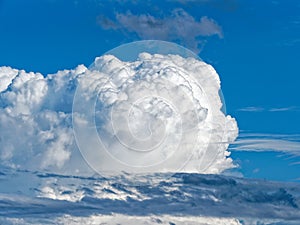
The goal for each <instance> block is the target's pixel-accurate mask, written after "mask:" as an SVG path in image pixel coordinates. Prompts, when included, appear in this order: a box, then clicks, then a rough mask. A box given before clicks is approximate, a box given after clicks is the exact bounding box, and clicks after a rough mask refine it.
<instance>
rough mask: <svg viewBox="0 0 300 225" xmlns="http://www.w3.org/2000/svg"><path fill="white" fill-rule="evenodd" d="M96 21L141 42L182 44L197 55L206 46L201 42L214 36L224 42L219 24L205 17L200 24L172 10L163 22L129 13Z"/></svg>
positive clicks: (105, 27)
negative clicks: (149, 40) (155, 41)
mask: <svg viewBox="0 0 300 225" xmlns="http://www.w3.org/2000/svg"><path fill="white" fill-rule="evenodd" d="M97 21H98V24H99V25H100V26H101V27H102V28H103V29H113V30H120V31H123V32H125V33H135V34H136V35H137V36H138V37H139V38H141V39H159V40H165V41H180V42H181V44H184V45H185V46H186V47H188V48H191V49H192V50H194V51H197V52H199V46H201V44H203V40H202V41H201V40H199V38H201V37H208V36H213V35H217V36H218V37H219V38H223V32H222V28H221V27H220V26H219V25H218V24H217V22H216V21H214V20H213V19H211V18H208V17H206V16H203V17H201V19H200V20H199V21H197V20H195V18H194V17H193V16H191V15H189V14H188V13H187V12H186V11H184V10H183V9H176V10H173V11H172V13H171V15H170V16H165V17H164V18H156V17H154V16H152V15H150V14H141V15H135V14H132V13H131V12H127V13H125V14H123V13H116V15H115V19H114V20H111V19H109V18H107V17H105V16H99V17H98V19H97Z"/></svg>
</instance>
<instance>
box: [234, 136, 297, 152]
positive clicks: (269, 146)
mask: <svg viewBox="0 0 300 225" xmlns="http://www.w3.org/2000/svg"><path fill="white" fill-rule="evenodd" d="M230 150H231V151H252V152H266V151H276V152H283V153H287V154H291V155H295V156H300V134H285V135H284V134H254V133H242V134H240V136H239V138H238V139H237V140H236V141H235V142H234V143H233V144H232V145H231V147H230Z"/></svg>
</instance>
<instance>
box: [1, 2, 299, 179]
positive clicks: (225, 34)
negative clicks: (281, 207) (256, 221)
mask: <svg viewBox="0 0 300 225" xmlns="http://www.w3.org/2000/svg"><path fill="white" fill-rule="evenodd" d="M179 9H180V11H179V14H180V13H181V14H180V15H179V16H178V18H181V16H182V13H183V12H184V13H186V14H184V15H188V16H189V17H188V16H183V18H193V19H194V20H195V21H200V20H201V18H203V17H205V18H206V19H205V21H204V22H205V24H206V25H207V24H209V25H210V27H211V29H212V30H207V29H208V28H206V27H204V28H203V30H202V31H203V32H202V33H201V32H200V33H196V34H194V33H184V32H183V33H172V30H169V31H167V32H166V34H165V33H158V32H156V33H155V32H151V30H149V32H146V31H142V30H140V28H139V27H138V26H136V27H134V26H135V25H133V24H132V23H130V21H129V22H128V21H127V20H125V19H124V17H132V18H133V20H134V19H141V15H147V16H148V17H146V18H148V19H149V16H151V18H154V19H155V21H159V22H160V23H162V24H164V27H168V25H170V24H171V25H172V19H174V17H176V16H174V14H176V12H178V11H176V10H179ZM174 10H175V11H174ZM299 11H300V2H299V1H297V0H289V1H284V0H281V1H250V0H247V1H238V0H227V1H226V0H208V1H204V0H202V1H201V0H200V1H193V0H188V1H180V0H178V1H176V0H167V1H126V0H123V1H122V0H119V1H97V0H85V1H84V0H81V1H79V0H78V1H71V0H66V1H56V0H42V1H38V0H35V1H34V0H29V1H17V0H2V1H1V0H0V30H1V35H0V52H1V53H0V65H7V66H11V67H13V68H18V69H25V70H26V71H34V72H41V73H43V74H48V73H55V72H56V71H57V70H62V69H72V68H74V67H76V66H77V65H78V64H85V65H86V66H88V65H90V63H91V62H93V60H94V58H95V57H96V56H100V55H102V54H103V53H105V52H106V51H108V50H110V49H112V48H114V47H117V46H118V45H120V44H123V43H127V42H131V41H134V40H141V39H147V38H149V39H164V40H167V41H175V42H178V43H179V44H181V45H183V46H185V47H188V48H193V49H192V50H194V51H196V52H197V53H199V56H200V57H201V58H202V59H203V60H204V61H206V62H208V63H210V64H212V65H213V66H214V68H215V69H216V70H217V72H218V73H219V75H220V78H221V81H222V91H223V94H224V96H225V100H226V106H227V112H228V113H229V114H230V115H233V116H234V117H235V118H236V119H237V121H238V124H239V128H240V130H241V133H245V134H267V135H265V136H263V137H261V136H259V137H260V139H262V140H270V139H271V140H273V141H274V140H277V142H276V145H275V147H274V145H272V148H270V147H268V145H266V143H260V146H258V145H257V143H255V140H253V137H252V136H251V135H248V136H247V135H245V136H242V137H241V138H240V139H243V140H245V139H246V140H248V141H252V143H255V144H256V145H255V147H254V148H255V151H249V149H248V151H241V149H242V147H240V148H239V150H238V151H237V150H235V151H233V153H232V157H233V158H234V159H235V160H236V162H238V163H239V164H240V167H239V168H238V169H237V171H238V172H241V173H243V175H244V176H246V177H259V178H268V179H277V180H285V181H295V179H297V178H298V177H300V174H299V172H298V171H300V164H297V162H299V161H300V157H299V156H300V153H298V152H297V151H296V150H295V148H296V147H292V150H293V151H290V150H291V145H293V146H294V145H298V146H299V148H300V138H299V137H298V136H296V137H295V136H291V135H294V134H300V126H299V124H300V99H299V84H300V68H299V59H300V13H299ZM118 15H119V17H118ZM120 16H123V17H120ZM118 18H119V19H118ZM120 18H121V19H120ZM122 18H123V20H122ZM131 22H132V21H131ZM135 22H137V21H135ZM183 23H184V21H183ZM171 25H170V26H171ZM150 28H151V27H149V29H150ZM190 32H191V31H190ZM192 35H194V36H192ZM195 43H196V44H198V46H197V47H195ZM275 134H276V135H278V134H281V135H284V137H280V138H278V136H276V135H275ZM278 140H284V141H286V142H278ZM241 145H242V146H243V144H241ZM276 148H278V149H279V150H277V149H276ZM257 149H259V150H257ZM270 150H272V152H266V151H270ZM299 150H300V149H299ZM290 156H293V157H290ZM279 168H281V169H280V170H279V171H278V172H274V171H277V170H278V169H279ZM280 172H282V174H280ZM286 174H288V175H286Z"/></svg>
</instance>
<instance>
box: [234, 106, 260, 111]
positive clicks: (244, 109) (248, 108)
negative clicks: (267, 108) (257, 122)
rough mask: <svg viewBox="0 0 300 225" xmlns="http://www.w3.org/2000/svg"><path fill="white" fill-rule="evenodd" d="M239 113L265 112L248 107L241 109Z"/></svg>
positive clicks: (258, 108)
mask: <svg viewBox="0 0 300 225" xmlns="http://www.w3.org/2000/svg"><path fill="white" fill-rule="evenodd" d="M238 111H242V112H262V111H264V108H262V107H255V106H248V107H245V108H240V109H238Z"/></svg>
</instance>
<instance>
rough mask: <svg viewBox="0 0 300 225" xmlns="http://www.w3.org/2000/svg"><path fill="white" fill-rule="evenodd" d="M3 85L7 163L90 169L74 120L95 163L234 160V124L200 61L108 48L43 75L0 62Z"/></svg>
mask: <svg viewBox="0 0 300 225" xmlns="http://www.w3.org/2000/svg"><path fill="white" fill-rule="evenodd" d="M191 77H193V78H191ZM0 84H1V85H0V132H1V133H0V158H1V164H2V165H4V166H10V167H15V168H22V169H33V170H38V169H47V170H49V169H50V170H51V169H52V170H59V171H66V170H67V169H71V170H74V171H79V172H80V169H86V168H87V167H86V165H85V163H84V161H83V160H82V159H81V157H80V154H79V151H78V148H77V146H76V141H75V136H74V132H73V128H75V131H76V132H75V134H76V138H77V144H78V146H79V149H80V150H81V151H82V153H83V156H84V158H85V159H86V160H87V162H88V163H89V164H90V165H91V166H92V167H94V169H95V165H98V166H96V167H97V168H96V170H97V171H99V169H101V168H104V169H107V168H110V169H111V170H114V169H116V168H115V167H118V165H122V163H123V164H126V165H133V166H137V167H139V168H140V167H146V168H151V169H150V170H149V171H174V170H175V169H179V168H178V166H179V165H181V164H182V166H183V170H184V171H198V172H204V173H219V172H221V171H223V170H224V169H227V168H230V167H232V166H233V165H232V160H231V159H230V158H229V155H230V153H229V152H227V148H228V143H229V142H231V141H233V140H234V139H235V138H236V136H237V124H236V122H235V120H234V119H233V118H231V117H230V116H226V115H224V113H223V112H222V111H221V108H222V102H221V100H220V96H219V94H218V93H219V90H220V80H219V77H218V75H217V73H216V72H215V70H214V69H213V68H212V67H211V66H210V65H208V64H206V63H204V62H202V61H198V60H196V59H193V58H187V59H185V58H182V57H180V56H176V55H150V54H146V53H145V54H141V55H140V57H139V58H138V59H137V60H136V61H134V62H123V61H121V60H119V59H117V58H116V57H114V56H111V55H105V56H102V57H99V58H97V59H96V60H95V63H94V66H93V67H92V68H90V69H87V68H86V67H84V66H82V65H80V66H78V67H77V68H76V69H74V70H64V71H59V72H57V73H56V74H49V75H45V76H44V75H42V74H40V73H32V72H31V73H28V72H25V71H23V70H16V69H12V68H10V67H0ZM78 89H80V90H79V91H78ZM76 91H77V92H76ZM75 93H76V94H77V95H75ZM78 93H79V94H80V95H79V97H78ZM74 95H75V96H76V98H75V102H73V98H74ZM94 100H95V102H93V101H94ZM91 102H92V103H95V104H93V105H92V106H91V105H89V103H91ZM73 103H74V104H75V106H74V108H75V111H74V113H73V115H72V106H73ZM72 116H73V119H74V124H73V123H72ZM73 125H74V126H75V127H74V126H73ZM94 126H95V127H94ZM82 128H83V129H82ZM94 131H96V133H94ZM99 140H101V141H102V145H103V146H102V148H103V149H104V150H105V151H104V152H101V151H100V149H99ZM103 149H102V150H103ZM107 153H108V154H107ZM111 156H113V157H111ZM120 161H121V162H120ZM185 163H187V164H185ZM157 165H162V166H158V167H157ZM120 168H123V167H122V166H120ZM180 169H182V168H180ZM135 170H139V169H136V167H135ZM141 171H143V169H141ZM146 171H148V170H146Z"/></svg>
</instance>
